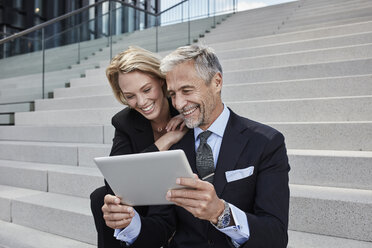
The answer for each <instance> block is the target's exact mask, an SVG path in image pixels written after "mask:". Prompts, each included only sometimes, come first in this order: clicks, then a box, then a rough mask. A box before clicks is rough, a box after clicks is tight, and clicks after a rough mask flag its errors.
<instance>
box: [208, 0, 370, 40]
mask: <svg viewBox="0 0 372 248" xmlns="http://www.w3.org/2000/svg"><path fill="white" fill-rule="evenodd" d="M353 6H354V7H353ZM371 8H372V5H371V4H370V3H369V2H364V3H363V4H355V3H354V4H351V6H350V5H349V6H348V5H344V6H341V7H338V8H337V7H336V8H332V9H331V8H324V7H323V8H322V11H320V10H314V11H312V10H311V9H308V8H306V7H300V8H298V7H293V8H292V9H291V10H290V11H288V10H287V11H286V12H284V11H282V12H279V13H275V14H274V15H273V16H268V17H267V16H264V15H261V16H260V17H254V16H250V15H245V18H240V19H241V20H240V21H238V20H235V18H236V17H235V16H233V17H232V18H231V20H230V22H228V23H226V24H224V25H222V26H221V27H218V28H217V29H216V32H212V33H211V34H208V35H207V36H206V40H207V41H209V42H213V41H214V42H215V41H221V40H233V39H234V38H242V37H245V38H249V37H257V36H262V35H265V34H266V35H267V34H272V33H276V32H286V31H287V32H288V30H287V27H290V29H289V31H294V30H298V31H299V30H304V29H311V28H320V27H329V26H332V25H340V24H346V23H353V22H360V21H371V20H372V17H371V16H370V15H369V13H370V9H371ZM330 9H331V10H330ZM309 13H310V14H309ZM243 23H244V24H245V25H243ZM228 24H230V25H228ZM234 24H235V25H234ZM244 28H246V29H245V30H246V31H245V32H244V33H242V32H239V31H240V30H242V29H244ZM222 33H224V34H225V35H226V37H225V38H224V37H223V36H222V35H221V34H222Z"/></svg>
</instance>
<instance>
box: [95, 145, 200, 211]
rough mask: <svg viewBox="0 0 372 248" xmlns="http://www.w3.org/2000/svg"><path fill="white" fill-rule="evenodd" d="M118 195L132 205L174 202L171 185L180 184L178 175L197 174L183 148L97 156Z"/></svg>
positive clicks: (102, 169)
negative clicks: (170, 193)
mask: <svg viewBox="0 0 372 248" xmlns="http://www.w3.org/2000/svg"><path fill="white" fill-rule="evenodd" d="M94 161H95V163H96V164H97V166H98V168H99V170H100V171H101V173H102V175H103V176H104V178H105V179H106V180H107V182H108V183H109V185H110V186H111V188H112V190H113V191H114V193H115V195H116V196H118V197H120V198H121V201H122V203H123V204H126V205H130V206H141V205H163V204H172V203H171V202H169V201H167V200H166V199H165V196H166V194H167V191H168V190H169V189H175V188H180V186H179V185H177V184H176V178H178V177H189V178H192V177H193V172H192V169H191V167H190V165H189V162H188V160H187V157H186V155H185V153H184V151H183V150H171V151H161V152H147V153H138V154H128V155H120V156H112V157H99V158H94Z"/></svg>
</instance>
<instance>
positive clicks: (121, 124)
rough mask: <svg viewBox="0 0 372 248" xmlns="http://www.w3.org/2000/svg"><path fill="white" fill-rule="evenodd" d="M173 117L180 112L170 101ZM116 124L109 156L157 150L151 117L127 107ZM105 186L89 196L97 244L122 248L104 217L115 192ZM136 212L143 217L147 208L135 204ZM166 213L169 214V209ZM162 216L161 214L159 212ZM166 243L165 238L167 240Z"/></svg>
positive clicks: (171, 229) (167, 234)
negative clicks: (106, 204) (108, 199)
mask: <svg viewBox="0 0 372 248" xmlns="http://www.w3.org/2000/svg"><path fill="white" fill-rule="evenodd" d="M168 103H169V107H170V113H171V116H175V115H177V114H178V112H177V110H175V109H174V108H173V106H172V103H171V101H170V100H169V101H168ZM111 122H112V125H113V126H114V127H115V136H114V139H113V144H112V148H111V153H110V156H117V155H124V154H132V153H140V152H153V151H158V149H157V147H156V146H155V145H154V135H153V131H152V127H151V124H150V122H149V120H147V119H146V118H145V117H143V116H142V115H141V114H140V113H138V112H137V111H135V110H133V109H130V108H125V109H123V110H122V111H120V112H119V113H117V114H116V115H115V116H114V117H113V118H112V120H111ZM105 184H106V186H104V187H101V188H98V189H96V190H95V191H94V192H93V193H92V194H91V196H90V198H91V209H92V213H93V217H94V222H95V226H96V229H97V234H98V242H97V243H98V247H99V248H103V247H107V248H114V247H120V242H119V241H117V240H116V239H115V237H114V236H113V232H114V230H113V229H111V228H109V227H107V226H106V224H105V221H104V219H103V214H102V210H101V208H102V206H103V203H104V202H103V199H104V196H105V195H106V194H114V193H113V192H112V190H111V188H110V186H109V185H108V184H107V182H106V181H105ZM135 209H136V211H137V212H138V213H139V214H140V215H143V216H146V214H147V211H148V207H147V206H139V207H135ZM165 214H168V212H166V213H165ZM159 215H160V216H161V213H160V214H159ZM164 226H165V227H166V228H164V229H163V230H162V232H164V233H165V234H164V236H169V235H171V234H169V233H168V232H171V231H173V229H174V227H173V226H169V225H168V224H167V223H165V224H164ZM164 242H166V240H165V241H164Z"/></svg>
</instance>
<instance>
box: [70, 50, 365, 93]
mask: <svg viewBox="0 0 372 248" xmlns="http://www.w3.org/2000/svg"><path fill="white" fill-rule="evenodd" d="M351 56H353V55H351ZM237 61H238V60H237ZM266 61H268V60H266ZM266 61H265V62H266ZM225 64H226V62H225ZM252 64H254V61H252ZM371 68H372V58H366V59H353V60H347V61H332V62H321V63H319V62H318V63H306V62H305V64H302V65H298V64H293V65H287V66H286V65H283V66H282V65H280V61H279V62H278V64H277V66H274V67H265V66H264V65H261V68H254V69H250V68H247V67H244V68H241V69H235V68H230V70H224V82H225V85H226V84H229V83H252V82H267V81H283V80H294V79H310V78H325V77H341V76H352V75H353V76H356V75H366V74H372V70H371ZM223 69H224V68H223ZM87 73H88V75H89V77H87V78H76V79H72V80H70V82H71V87H83V86H88V85H99V84H101V85H103V84H108V81H107V79H106V76H105V74H104V71H103V70H102V69H95V70H89V71H87Z"/></svg>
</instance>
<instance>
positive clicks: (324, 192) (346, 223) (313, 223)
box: [289, 184, 372, 242]
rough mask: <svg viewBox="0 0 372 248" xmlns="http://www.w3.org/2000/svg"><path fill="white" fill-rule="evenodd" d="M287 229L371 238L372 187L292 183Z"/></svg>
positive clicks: (336, 235)
mask: <svg viewBox="0 0 372 248" xmlns="http://www.w3.org/2000/svg"><path fill="white" fill-rule="evenodd" d="M290 190H291V200H290V202H291V204H290V217H289V229H290V230H294V231H301V232H309V233H315V234H321V235H329V236H335V237H341V238H348V239H355V240H360V241H367V242H371V241H372V232H370V231H369V230H370V228H371V223H372V190H360V189H345V188H333V187H319V186H308V185H296V184H292V185H291V187H290Z"/></svg>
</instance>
